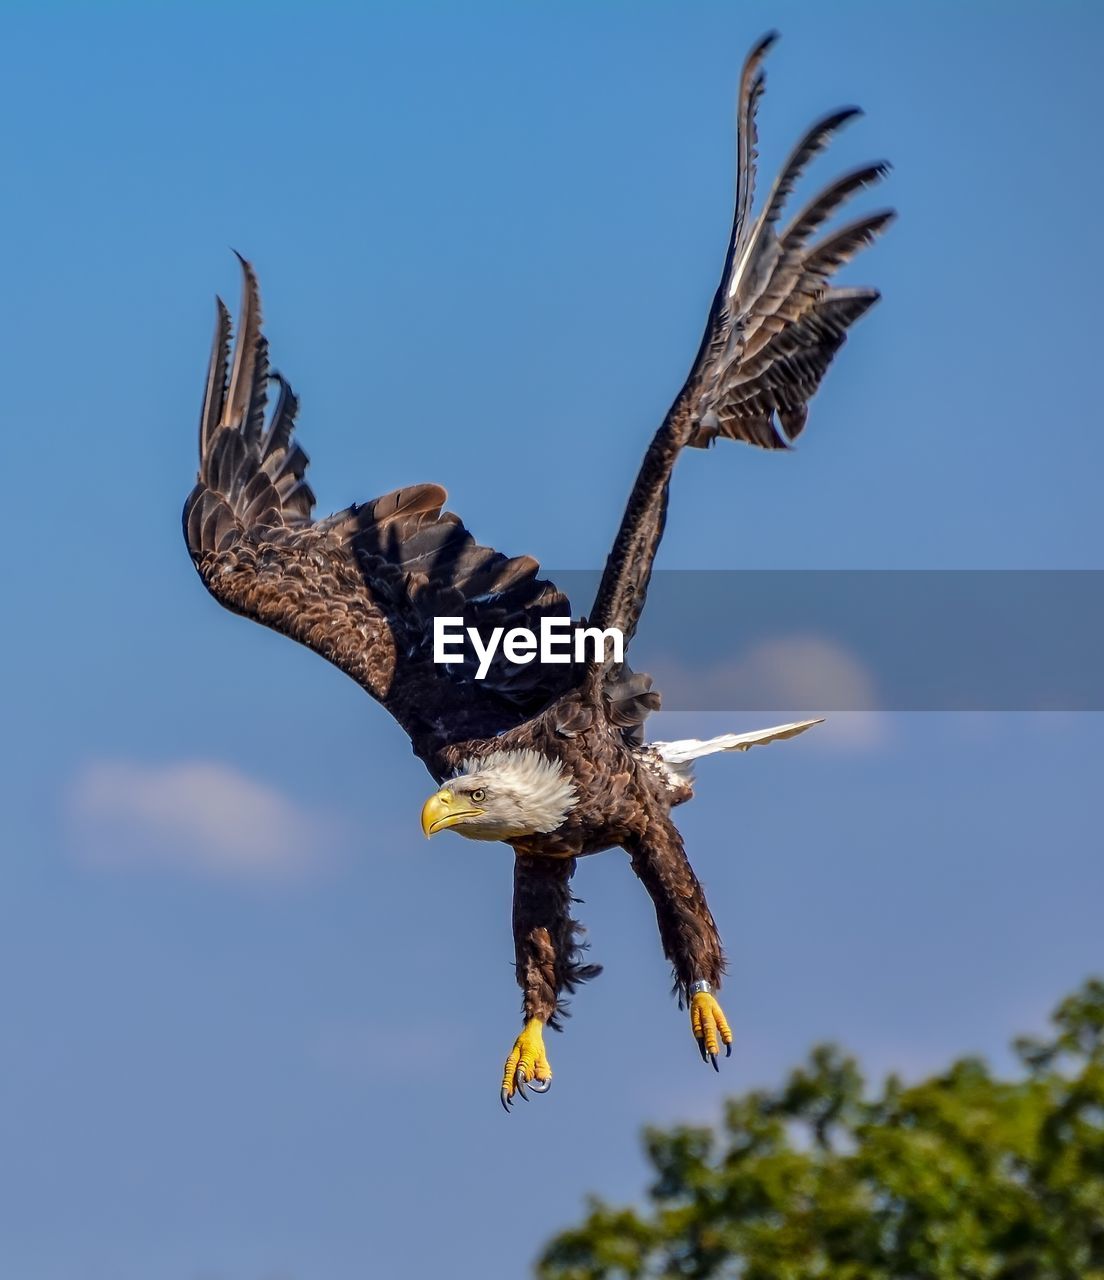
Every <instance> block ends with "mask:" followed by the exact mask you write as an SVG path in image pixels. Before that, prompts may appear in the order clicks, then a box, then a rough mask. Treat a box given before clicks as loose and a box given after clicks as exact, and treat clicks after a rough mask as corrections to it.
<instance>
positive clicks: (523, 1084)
mask: <svg viewBox="0 0 1104 1280" xmlns="http://www.w3.org/2000/svg"><path fill="white" fill-rule="evenodd" d="M551 1087H552V1068H551V1067H550V1066H549V1065H548V1057H547V1055H546V1054H545V1052H544V1023H543V1022H541V1020H540V1019H539V1018H530V1019H529V1021H528V1022H527V1023H526V1024H525V1028H524V1030H523V1031H522V1033H521V1035H520V1036H518V1038H517V1039H516V1040H515V1041H514V1047H513V1049H511V1051H510V1056H509V1057H508V1058H507V1059H506V1068H505V1071H504V1072H503V1075H502V1091H501V1093H500V1094H499V1100H500V1101H501V1103H502V1105H503V1107H504V1108H505V1109H506V1110H507V1111H509V1110H511V1108H512V1106H513V1102H514V1097H515V1096H516V1095H520V1096H521V1098H522V1099H523V1100H524V1101H525V1102H528V1101H529V1092H530V1090H531V1091H532V1092H533V1093H536V1094H542V1093H547V1092H548V1090H549V1089H550V1088H551Z"/></svg>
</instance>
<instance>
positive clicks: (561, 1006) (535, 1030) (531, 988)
mask: <svg viewBox="0 0 1104 1280" xmlns="http://www.w3.org/2000/svg"><path fill="white" fill-rule="evenodd" d="M574 871H575V859H574V858H549V857H536V856H533V855H530V854H524V853H518V854H517V855H516V857H515V858H514V912H513V915H514V921H513V923H514V960H515V968H516V972H517V980H518V986H519V987H521V992H522V1007H523V1012H524V1017H525V1027H524V1029H523V1031H522V1033H521V1035H520V1036H518V1038H517V1040H516V1041H515V1042H514V1047H513V1049H512V1051H511V1053H510V1056H509V1058H507V1060H506V1069H505V1071H504V1073H503V1078H502V1089H501V1093H500V1095H499V1096H500V1098H501V1101H502V1105H503V1106H504V1107H505V1108H506V1110H507V1111H509V1109H510V1105H511V1103H512V1102H513V1100H514V1097H515V1096H516V1095H517V1094H520V1095H521V1097H522V1098H524V1099H525V1100H526V1101H528V1098H529V1094H530V1093H547V1092H548V1090H549V1088H550V1087H551V1085H552V1069H551V1067H549V1065H548V1056H547V1054H546V1053H545V1052H544V1028H545V1027H546V1026H548V1027H551V1028H552V1029H553V1030H554V1031H559V1030H560V1019H561V1018H564V1017H566V1016H567V1008H566V1007H565V1001H564V999H563V996H564V994H565V993H566V994H568V995H570V994H571V993H572V992H573V991H574V990H575V988H576V987H577V986H578V985H579V984H580V983H582V982H587V981H589V980H590V979H591V978H594V977H597V975H598V974H599V973H600V972H601V968H600V966H599V965H596V964H584V963H583V955H584V947H585V944H584V943H583V940H582V933H583V929H582V926H581V925H580V924H579V923H578V921H576V920H574V919H573V918H572V915H571V908H572V905H573V904H574V903H575V901H576V899H575V898H574V897H573V896H572V893H571V885H570V881H571V877H572V874H573V873H574Z"/></svg>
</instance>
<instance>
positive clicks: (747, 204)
mask: <svg viewBox="0 0 1104 1280" xmlns="http://www.w3.org/2000/svg"><path fill="white" fill-rule="evenodd" d="M775 38H776V36H775V34H774V33H771V34H770V35H768V36H766V37H765V38H764V39H763V40H761V41H760V42H759V44H758V45H756V47H755V48H754V49H753V50H752V51H751V53H750V55H749V57H748V59H747V61H746V63H745V65H744V68H743V73H742V76H741V80H740V87H739V102H738V118H737V164H736V196H735V216H734V218H733V224H732V231H731V235H730V238H729V242H728V251H727V253H726V255H725V260H724V269H723V271H722V274H721V281H720V285H719V287H718V289H717V292H716V295H715V296H714V299H713V303H712V306H711V308H710V311H709V317H708V320H707V322H706V327H705V333H704V336H703V338H702V341H701V345H700V347H699V349H698V353H697V356H696V357H695V359H694V363H693V366H692V368H691V370H690V373H689V375H688V377H687V378H686V381H685V383H684V385H683V387H682V389H681V390H680V391H679V393H678V395H677V397H676V398H675V401H674V403H673V404H672V406H671V408H670V409H669V410H668V412H667V414H666V417H665V418H664V419H663V423H662V425H661V426H660V428H659V430H658V431H657V432H656V434H655V436H654V438H653V439H652V441H651V444H650V445H649V446H648V449H647V452H646V453H645V456H644V461H643V464H642V466H641V468H640V471H639V474H638V475H637V478H636V482H635V484H634V485H633V488H632V492H631V495H630V497H629V500H628V505H627V507H626V509H625V513H624V516H623V518H622V521H621V525H620V528H619V531H618V533H617V538H616V541H615V542H614V545H613V549H612V551H611V552H610V555H609V559H608V560H607V562H606V566H605V570H604V573H603V575H602V578H601V582H600V584H599V587H598V592H597V596H596V598H595V600H594V603H593V605H592V606H591V608H590V611H589V614H588V615H587V620H588V623H589V625H590V626H593V627H597V628H601V629H603V630H605V629H609V628H617V629H619V630H620V631H621V633H622V635H623V637H624V640H625V643H626V644H627V643H628V641H629V640H631V638H632V636H633V633H634V632H635V630H636V627H637V623H638V622H639V620H640V615H641V610H642V609H643V607H644V599H645V595H646V592H647V588H648V581H649V577H650V575H651V571H652V563H653V560H654V558H655V555H656V550H657V548H658V546H659V542H660V538H661V537H662V534H663V526H664V519H665V516H666V510H667V495H668V487H669V483H670V479H671V472H672V469H673V467H674V464H675V460H676V459H677V458H678V456H679V454H680V453H681V451H682V450H683V449H684V448H687V447H690V448H704V447H706V446H708V445H711V444H712V443H713V442H714V441H716V440H720V439H726V440H740V441H744V442H745V443H748V444H752V445H756V446H758V447H759V448H762V449H786V448H788V447H789V445H790V443H791V442H792V441H793V440H794V439H795V438H796V437H797V436H798V435H799V434H800V432H801V430H802V429H803V427H804V426H805V419H806V413H807V411H808V402H809V399H810V397H811V396H812V395H813V394H814V392H815V391H816V389H817V387H818V386H819V384H820V380H821V378H822V377H823V376H824V373H825V371H826V370H827V368H828V366H829V364H830V363H831V361H832V358H833V356H834V355H835V354H836V352H837V351H838V350H839V348H840V346H841V345H842V344H843V342H844V340H845V337H846V333H847V330H848V328H849V327H850V326H851V325H852V324H853V323H854V322H855V321H856V320H857V319H858V318H859V317H860V316H861V315H862V314H863V313H864V312H865V311H866V310H867V308H868V307H870V306H871V305H872V304H873V303H874V302H875V301H876V300H877V298H878V293H877V292H876V291H875V290H873V289H866V288H840V287H836V286H834V285H832V284H831V283H830V281H831V277H832V275H833V273H834V272H835V271H836V269H837V268H838V267H840V266H841V265H842V264H843V263H845V262H847V261H848V260H849V259H850V258H852V257H853V256H854V255H855V254H856V253H857V252H858V251H859V250H861V249H862V248H863V247H864V246H866V245H869V244H870V243H871V242H872V241H873V239H874V238H875V237H876V236H877V235H878V233H879V232H881V231H882V230H883V229H884V228H885V227H886V225H887V224H888V223H889V221H890V220H891V218H892V217H893V213H892V211H891V210H881V211H879V212H876V213H872V214H867V215H865V216H862V217H859V218H857V219H855V220H854V221H851V222H849V223H847V224H846V225H844V226H842V227H840V228H838V229H837V230H834V231H831V232H828V233H826V234H823V235H821V237H820V238H817V236H818V233H820V232H821V230H822V228H823V227H824V225H825V223H826V222H827V221H828V220H829V219H830V218H831V217H832V216H833V215H834V214H836V212H837V211H838V210H839V209H840V208H841V206H842V205H843V204H844V202H845V201H847V200H848V199H849V198H850V197H852V196H854V195H855V194H857V193H858V192H860V191H862V190H863V189H865V188H868V187H870V186H872V185H873V184H875V183H877V182H878V181H879V180H880V179H882V178H883V177H884V176H885V174H886V172H887V170H888V166H887V165H886V164H884V163H877V164H868V165H864V166H862V167H860V168H857V169H854V170H853V171H851V172H850V173H847V174H846V175H844V176H843V177H841V178H839V179H838V180H837V181H835V182H833V183H832V184H831V185H829V186H828V187H826V188H825V189H824V190H823V191H821V192H820V193H819V194H818V195H817V196H816V197H815V198H814V199H812V200H811V201H810V202H809V203H808V204H806V205H805V207H804V208H803V209H801V211H800V212H799V213H797V215H796V216H795V217H793V218H792V219H791V220H790V221H789V222H788V224H786V225H785V226H784V227H782V228H780V226H779V223H780V218H781V215H782V212H783V206H784V205H785V204H786V202H787V199H788V197H789V196H790V193H791V191H792V189H793V187H794V185H795V183H796V182H797V180H798V178H799V176H800V174H801V173H802V171H803V170H804V168H805V167H806V165H807V164H808V163H809V161H810V160H811V159H812V158H813V157H814V156H815V155H816V154H817V153H818V152H819V151H821V150H822V149H823V148H824V147H825V146H826V145H827V143H828V142H829V140H830V139H831V137H832V136H833V134H835V133H836V131H837V130H838V129H840V128H841V126H843V125H844V124H846V123H847V122H848V121H849V120H851V119H852V118H853V117H854V116H856V115H857V114H858V111H857V109H856V108H853V107H851V108H845V109H842V110H839V111H834V112H832V113H831V114H829V115H827V116H825V117H824V118H823V119H821V120H819V121H818V122H817V123H816V124H814V125H813V126H812V128H810V129H809V130H808V132H807V133H806V134H805V135H804V137H802V138H801V140H800V142H799V143H798V144H797V146H796V147H795V148H794V149H793V151H792V152H791V153H790V155H789V157H788V159H787V160H786V162H785V164H784V165H783V167H782V169H781V172H780V173H779V175H778V177H777V178H776V179H775V181H774V184H773V186H772V187H771V188H770V190H769V192H768V193H767V196H766V198H765V200H764V202H763V204H762V208H761V209H760V211H759V212H758V213H757V214H756V213H753V198H754V186H755V170H756V125H755V120H756V110H757V106H758V103H759V99H760V97H761V95H762V92H763V85H764V73H763V69H762V62H763V58H764V55H765V54H766V53H767V51H768V49H769V48H770V46H771V45H772V44H773V42H774V40H775ZM241 269H242V273H243V300H242V305H241V314H240V317H239V324H238V335H237V341H236V344H235V345H234V347H233V352H232V353H231V322H230V313H229V311H228V310H227V308H226V306H225V305H224V304H223V303H222V301H221V300H218V301H217V320H216V326H215V337H214V345H213V350H212V352H211V358H210V366H209V372H208V376H207V386H206V394H205V396H204V400H203V410H202V414H201V418H200V428H199V476H198V481H197V483H196V486H195V488H194V489H193V490H192V493H191V495H190V496H189V498H188V501H187V504H186V506H185V508H184V534H185V538H186V540H187V544H188V550H189V552H190V553H191V557H192V560H193V562H194V564H195V567H196V569H197V570H198V572H199V576H200V577H201V579H202V580H203V583H204V585H205V586H206V587H207V589H208V591H210V592H211V594H212V595H213V596H214V597H215V599H216V600H218V601H219V603H220V604H222V605H224V606H226V607H227V608H228V609H232V610H233V611H234V612H235V613H240V614H243V615H244V616H245V617H247V618H252V619H254V620H255V621H257V622H261V623H263V624H264V625H265V626H268V627H271V628H273V629H274V630H276V631H280V632H282V633H283V634H284V635H287V636H290V637H291V638H292V639H294V640H298V641H299V642H300V643H301V644H304V645H307V646H308V647H309V648H311V649H313V650H315V652H316V653H319V654H321V655H322V656H323V657H324V658H326V659H328V660H329V661H330V662H332V663H334V664H335V665H336V666H338V667H340V668H341V670H342V671H344V672H346V673H347V674H348V675H350V676H352V678H353V679H354V680H356V681H357V683H358V684H360V685H361V686H362V687H363V688H364V689H365V690H367V692H368V693H370V694H371V695H372V696H373V697H374V698H375V699H376V700H377V701H379V702H380V703H382V705H383V706H384V707H385V708H386V709H387V710H388V711H389V712H390V713H391V715H392V716H394V718H395V719H396V720H397V721H398V722H399V724H400V725H401V726H402V728H403V729H404V730H405V731H406V733H407V734H408V735H409V737H410V740H411V742H412V744H413V748H414V753H415V755H417V756H418V757H419V758H420V759H421V760H422V761H423V762H424V763H425V765H426V767H427V768H428V770H429V772H430V774H432V776H433V778H434V779H435V780H436V783H437V790H435V791H434V793H433V794H432V795H431V796H430V797H429V799H428V800H427V801H426V802H425V806H424V808H423V810H422V815H421V823H422V828H423V830H424V832H425V833H426V835H427V836H428V835H433V834H435V833H436V832H439V831H444V830H451V831H454V832H456V833H458V834H459V835H462V836H468V837H470V838H472V839H476V840H493V841H502V842H504V843H505V844H507V845H508V846H509V847H510V848H511V849H512V851H513V855H514V858H513V867H514V898H513V903H514V905H513V931H514V944H515V957H516V972H517V981H518V984H519V986H520V987H521V990H522V1005H523V1027H522V1031H521V1034H520V1035H519V1036H518V1037H517V1039H516V1041H515V1043H514V1047H513V1049H512V1051H511V1052H510V1054H509V1057H508V1059H507V1061H506V1066H505V1070H504V1074H503V1080H502V1086H501V1094H500V1096H501V1100H502V1103H503V1105H504V1106H505V1107H506V1108H507V1110H509V1109H510V1106H511V1104H512V1102H513V1100H514V1098H515V1097H516V1096H522V1097H526V1096H527V1092H526V1091H527V1089H530V1090H533V1091H535V1092H544V1091H546V1090H547V1088H548V1087H549V1085H550V1083H551V1078H552V1072H551V1068H550V1066H549V1063H548V1056H547V1052H546V1049H545V1045H544V1037H543V1031H544V1028H545V1027H546V1026H552V1027H554V1028H558V1026H559V1021H560V1018H561V1017H562V1016H563V1014H564V1012H565V1009H564V997H565V996H566V995H568V994H570V993H571V992H573V991H574V990H575V988H576V987H577V986H578V985H579V984H580V983H582V982H585V981H586V980H588V979H590V978H593V977H594V976H595V975H596V974H597V973H598V972H599V967H598V966H597V965H594V964H589V963H587V962H586V959H585V956H584V948H583V944H582V940H581V933H582V930H581V926H580V925H579V924H578V923H577V922H576V920H575V919H573V916H572V906H573V903H574V902H575V901H576V900H575V899H574V898H573V897H572V892H571V887H570V885H571V878H572V875H573V873H574V871H575V865H576V860H577V859H578V858H580V857H584V856H586V855H588V854H592V853H599V852H601V851H603V850H606V849H611V848H620V849H623V850H625V852H626V853H627V854H628V855H629V858H630V860H631V863H632V868H633V870H634V871H635V872H636V874H637V876H638V877H639V878H640V880H641V882H642V883H643V885H644V887H645V888H646V889H647V891H648V893H649V894H650V896H651V899H652V902H653V904H654V906H655V913H656V919H657V922H658V925H659V934H660V938H661V941H662V944H663V949H664V952H665V954H666V956H667V958H668V960H669V961H670V963H671V965H672V967H673V970H674V979H675V988H676V990H677V993H678V995H679V998H680V1000H679V1002H680V1005H687V1006H689V1009H690V1022H691V1029H692V1032H693V1035H694V1037H695V1039H696V1041H697V1044H698V1048H699V1050H700V1052H701V1056H702V1059H703V1060H705V1061H708V1062H710V1063H712V1065H713V1066H714V1068H716V1067H717V1060H718V1055H719V1053H720V1050H721V1046H722V1045H724V1046H725V1049H726V1052H727V1053H729V1054H730V1053H731V1047H732V1033H731V1031H730V1029H729V1026H728V1023H727V1021H726V1019H725V1016H724V1013H723V1012H722V1010H721V1007H720V1005H719V1003H718V1002H717V998H716V994H715V993H716V991H717V990H718V988H719V987H720V985H721V978H722V975H723V973H724V970H725V958H724V952H723V950H722V947H721V941H720V938H719V936H718V932H717V926H716V925H715V923H714V921H713V916H712V914H711V913H710V910H709V907H708V905H707V903H706V900H705V895H704V894H703V892H702V888H701V885H700V884H699V883H698V880H697V878H696V876H695V875H694V872H693V870H692V869H691V866H690V863H689V861H688V860H687V857H686V853H685V851H684V849H683V843H682V840H681V838H680V836H679V832H678V829H677V828H676V826H675V824H674V822H673V821H672V819H671V810H672V809H673V808H674V807H675V806H676V805H679V804H682V803H684V802H685V801H687V800H689V799H690V798H691V796H692V794H693V790H692V781H691V767H692V764H693V761H694V760H695V759H697V758H698V757H701V756H705V755H708V754H710V753H712V752H721V751H739V750H743V749H746V748H747V747H749V746H751V745H753V744H755V743H763V742H771V741H775V740H776V739H782V738H790V737H793V736H794V735H796V734H798V733H801V732H802V731H803V730H805V729H807V728H808V727H809V725H810V724H814V723H817V722H816V721H801V722H798V723H794V724H787V725H781V726H778V727H776V728H774V729H768V730H763V731H762V732H759V733H751V734H728V735H725V736H722V737H719V738H713V739H710V740H708V741H698V740H688V741H682V742H677V743H675V742H668V743H663V742H651V743H649V742H647V741H646V739H645V734H644V722H645V720H646V718H647V716H648V714H649V712H651V711H654V710H655V709H656V708H657V707H658V706H659V693H658V692H657V690H655V689H654V688H653V687H652V681H651V679H650V678H649V677H648V676H647V675H644V674H642V673H639V672H633V671H632V670H630V668H629V667H628V666H627V665H626V664H625V662H624V661H620V662H618V661H613V660H610V659H608V658H605V657H602V658H595V659H594V660H591V661H582V662H572V663H568V664H558V663H557V664H553V663H542V662H537V661H532V662H527V663H518V662H511V661H509V660H508V659H507V657H506V655H505V654H504V653H503V652H502V651H501V650H500V651H498V652H497V653H496V654H495V656H494V658H493V659H492V661H491V662H490V663H489V666H488V667H487V669H486V672H485V674H484V677H483V678H482V679H477V678H476V672H475V670H474V668H473V667H472V666H471V665H469V664H468V663H467V662H465V661H462V662H455V663H450V664H442V663H440V662H435V661H434V660H433V653H432V643H431V639H432V634H433V629H434V619H435V618H438V617H450V618H462V619H463V620H464V622H465V623H466V624H467V625H468V626H473V627H475V628H476V629H477V630H478V631H479V633H480V634H482V633H485V632H487V631H489V630H490V629H492V628H494V627H496V626H503V627H505V628H507V629H510V628H513V627H525V628H527V629H529V630H530V631H536V630H537V629H538V626H539V623H540V621H541V619H544V618H567V619H570V618H571V617H572V613H571V606H570V604H569V603H568V601H567V599H566V598H565V596H564V595H563V594H562V593H561V592H560V591H558V590H557V589H556V587H555V586H554V585H553V584H552V583H551V582H549V581H546V580H544V579H542V578H541V577H540V576H539V566H538V565H537V563H536V562H535V561H534V560H533V559H531V558H530V557H527V556H520V557H516V558H507V557H506V556H504V555H502V554H500V553H499V552H497V551H494V550H492V549H491V548H489V547H485V546H481V545H480V544H479V543H477V542H476V541H475V540H474V538H473V537H472V535H471V534H470V533H469V532H468V531H467V529H466V528H465V527H464V525H463V524H462V523H461V521H460V519H459V518H458V517H457V516H455V515H453V514H452V513H451V512H449V511H445V510H444V509H443V504H444V502H445V498H446V494H445V491H444V489H442V488H440V487H439V486H438V485H435V484H418V485H413V486H412V487H410V488H406V489H399V490H396V491H395V492H394V493H389V494H387V495H386V496H384V497H382V498H376V499H375V500H374V501H371V502H367V503H365V504H363V505H354V506H351V507H349V508H347V509H346V510H344V511H339V512H337V514H335V515H331V516H329V517H327V518H325V519H315V518H314V517H313V514H312V512H313V508H314V495H313V494H312V492H311V489H310V486H309V484H308V483H307V479H306V471H307V455H306V453H304V451H303V449H302V447H301V446H300V444H299V443H298V442H297V440H296V439H295V434H294V432H295V421H296V415H297V411H298V401H297V400H296V397H295V395H294V394H293V392H292V390H291V387H290V385H289V384H288V383H287V382H286V381H285V379H284V378H283V377H282V376H281V375H280V374H278V373H276V372H275V371H273V370H272V369H270V366H269V359H268V346H267V343H266V340H265V337H264V335H263V333H262V329H261V303H260V295H259V291H258V286H257V279H256V276H255V274H254V271H253V268H252V267H251V266H250V264H249V263H248V262H246V261H245V259H244V258H242V259H241ZM273 387H274V388H275V393H276V394H275V403H274V405H273V406H272V407H271V411H269V405H268V399H269V392H270V388H273Z"/></svg>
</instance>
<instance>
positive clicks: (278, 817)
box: [67, 760, 334, 878]
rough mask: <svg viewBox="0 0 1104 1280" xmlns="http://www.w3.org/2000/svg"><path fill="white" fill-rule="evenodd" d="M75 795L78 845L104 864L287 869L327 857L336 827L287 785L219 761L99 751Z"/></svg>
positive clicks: (264, 872)
mask: <svg viewBox="0 0 1104 1280" xmlns="http://www.w3.org/2000/svg"><path fill="white" fill-rule="evenodd" d="M67 798H68V814H69V818H70V821H71V823H72V830H73V837H74V843H75V845H76V847H77V850H78V852H79V853H80V855H81V856H82V857H84V858H86V859H87V860H89V861H92V862H95V863H97V864H99V865H137V864H143V863H144V864H161V865H169V866H182V867H190V868H193V869H196V870H199V871H204V872H208V873H212V874H224V875H234V876H241V877H246V878H248V877H262V878H272V877H283V876H287V875H289V874H295V873H299V872H302V871H303V870H305V869H307V868H309V867H310V866H312V865H317V863H318V862H319V861H320V860H321V858H322V856H323V855H324V852H325V850H326V848H327V847H328V846H329V845H330V844H331V843H332V838H333V834H334V824H333V823H332V822H330V821H328V820H326V819H324V818H320V817H319V816H317V815H314V814H312V813H310V812H309V811H308V810H306V809H304V808H302V807H301V806H300V805H298V804H297V803H296V802H295V801H293V800H292V799H290V798H289V797H288V796H286V795H285V794H283V793H282V792H281V791H278V790H277V789H276V788H274V787H271V786H268V785H267V784H265V783H263V782H259V781H257V780H256V779H253V778H249V777H247V776H246V775H245V774H243V773H241V772H239V771H238V770H237V769H235V768H234V767H233V766H231V765H228V764H222V763H216V762H213V761H204V760H191V761H178V762H176V763H169V764H145V763H140V762H137V761H132V760H94V761H90V762H89V763H87V764H86V765H85V766H84V767H83V768H82V769H81V770H80V772H79V773H78V774H77V776H76V777H75V778H74V780H73V782H72V784H71V786H70V789H69V794H68V797H67Z"/></svg>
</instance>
